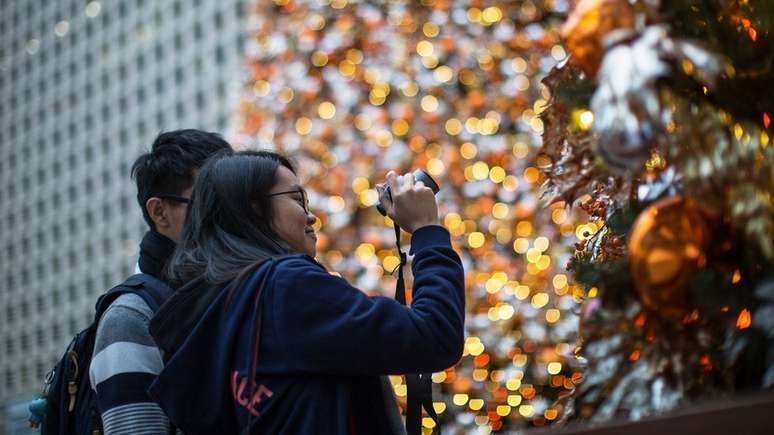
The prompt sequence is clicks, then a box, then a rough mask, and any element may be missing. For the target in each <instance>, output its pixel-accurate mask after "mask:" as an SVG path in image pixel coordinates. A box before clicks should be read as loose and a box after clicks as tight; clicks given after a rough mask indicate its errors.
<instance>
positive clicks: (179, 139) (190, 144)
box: [132, 129, 231, 229]
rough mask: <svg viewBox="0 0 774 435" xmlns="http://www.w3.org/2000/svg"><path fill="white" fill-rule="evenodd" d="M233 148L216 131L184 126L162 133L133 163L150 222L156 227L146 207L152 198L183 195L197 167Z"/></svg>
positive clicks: (143, 205) (138, 192) (138, 188)
mask: <svg viewBox="0 0 774 435" xmlns="http://www.w3.org/2000/svg"><path fill="white" fill-rule="evenodd" d="M230 151H231V146H230V145H229V144H228V142H226V141H225V140H223V138H222V137H220V135H219V134H217V133H210V132H206V131H201V130H195V129H185V130H174V131H167V132H164V133H161V134H159V135H158V136H157V137H156V140H154V141H153V145H152V146H151V151H150V152H149V153H145V154H143V155H141V156H140V157H138V158H137V160H135V162H134V164H133V165H132V178H133V179H134V180H135V181H136V182H137V202H138V203H139V204H140V209H142V216H143V217H144V218H145V221H146V222H147V223H148V225H150V227H151V228H154V229H155V226H154V224H153V220H151V218H150V215H149V214H148V210H146V208H145V203H146V202H147V201H148V199H149V198H152V197H154V196H160V195H180V194H181V193H182V192H183V191H185V190H186V189H188V188H189V187H191V186H193V183H194V171H195V170H197V169H199V168H201V167H202V166H203V165H204V162H206V161H207V159H208V158H210V157H211V156H213V155H215V154H219V153H228V152H230Z"/></svg>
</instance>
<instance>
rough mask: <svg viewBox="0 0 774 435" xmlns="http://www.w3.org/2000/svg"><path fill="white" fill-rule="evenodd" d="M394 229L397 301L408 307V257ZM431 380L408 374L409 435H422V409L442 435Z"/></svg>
mask: <svg viewBox="0 0 774 435" xmlns="http://www.w3.org/2000/svg"><path fill="white" fill-rule="evenodd" d="M393 227H394V228H395V244H396V245H397V247H398V254H399V255H400V265H399V266H398V282H397V284H396V288H395V299H396V300H397V301H398V302H400V303H401V304H402V305H406V282H405V280H404V279H403V266H405V265H406V263H407V260H408V256H407V255H406V253H404V252H403V251H402V250H401V249H400V227H399V226H398V224H395V223H394V224H393ZM430 379H431V378H430V373H407V374H406V389H407V393H406V431H407V432H408V435H421V434H422V408H425V412H427V414H428V415H429V416H430V417H431V418H432V419H433V421H435V425H436V428H437V430H438V433H441V422H440V421H439V420H438V414H436V412H435V408H433V385H432V382H431V380H430Z"/></svg>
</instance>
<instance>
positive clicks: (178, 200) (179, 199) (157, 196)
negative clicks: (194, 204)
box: [155, 195, 191, 204]
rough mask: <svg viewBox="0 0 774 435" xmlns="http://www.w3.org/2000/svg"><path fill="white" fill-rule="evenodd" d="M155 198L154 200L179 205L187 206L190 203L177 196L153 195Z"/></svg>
mask: <svg viewBox="0 0 774 435" xmlns="http://www.w3.org/2000/svg"><path fill="white" fill-rule="evenodd" d="M155 196H156V198H159V199H166V200H169V201H174V202H179V203H181V204H188V203H189V202H191V200H190V199H188V198H186V197H184V196H179V195H155Z"/></svg>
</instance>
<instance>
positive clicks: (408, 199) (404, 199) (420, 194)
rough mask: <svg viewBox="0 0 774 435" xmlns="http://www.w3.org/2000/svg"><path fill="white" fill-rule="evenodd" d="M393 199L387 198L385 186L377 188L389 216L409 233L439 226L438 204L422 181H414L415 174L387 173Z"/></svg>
mask: <svg viewBox="0 0 774 435" xmlns="http://www.w3.org/2000/svg"><path fill="white" fill-rule="evenodd" d="M387 183H388V184H389V186H390V191H391V194H392V198H390V197H389V196H387V193H386V189H385V188H384V185H378V186H376V189H377V191H378V192H379V199H380V201H381V203H382V205H383V206H384V209H385V210H386V211H387V216H389V217H390V219H392V220H393V221H395V223H397V224H398V226H399V227H401V228H402V229H403V230H405V231H406V232H408V233H413V232H414V231H416V230H417V229H419V228H421V227H424V226H427V225H438V223H439V221H438V204H436V202H435V195H434V194H433V191H432V189H430V188H429V187H426V186H425V185H424V183H422V182H421V181H416V182H415V181H414V174H411V173H409V174H406V175H400V176H399V175H396V174H395V172H393V171H390V172H388V173H387Z"/></svg>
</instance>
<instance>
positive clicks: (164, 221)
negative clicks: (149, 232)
mask: <svg viewBox="0 0 774 435" xmlns="http://www.w3.org/2000/svg"><path fill="white" fill-rule="evenodd" d="M145 210H147V211H148V215H149V216H150V218H151V220H152V221H153V224H154V225H155V227H156V229H157V230H158V229H165V228H169V225H170V223H169V219H168V218H167V208H166V207H165V205H164V201H162V200H161V199H159V198H156V197H155V196H153V197H150V198H148V200H147V201H145Z"/></svg>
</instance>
